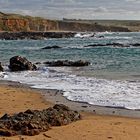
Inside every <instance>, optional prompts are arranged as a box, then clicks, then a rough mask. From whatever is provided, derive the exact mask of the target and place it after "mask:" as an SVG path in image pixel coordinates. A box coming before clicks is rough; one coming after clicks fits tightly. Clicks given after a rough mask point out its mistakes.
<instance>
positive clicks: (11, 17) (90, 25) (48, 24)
mask: <svg viewBox="0 0 140 140" xmlns="http://www.w3.org/2000/svg"><path fill="white" fill-rule="evenodd" d="M0 31H12V32H13V31H43V32H46V31H101V32H102V31H122V32H128V31H130V30H129V29H128V28H127V27H124V26H121V25H119V26H118V25H115V24H104V23H100V22H85V21H76V20H72V21H69V20H49V19H44V18H41V17H31V16H23V15H19V14H6V13H2V12H0Z"/></svg>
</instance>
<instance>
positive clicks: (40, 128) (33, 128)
mask: <svg viewBox="0 0 140 140" xmlns="http://www.w3.org/2000/svg"><path fill="white" fill-rule="evenodd" d="M80 119H81V115H80V114H79V113H78V112H77V111H73V110H70V109H69V108H68V107H67V106H65V105H63V104H56V105H54V106H53V107H50V108H48V109H44V110H41V111H38V110H30V109H28V110H27V111H25V112H20V113H18V114H14V115H12V116H10V115H8V114H5V115H4V116H3V117H1V118H0V135H1V136H14V135H18V134H22V135H29V136H34V135H38V134H39V133H40V132H45V131H47V130H49V129H50V127H51V126H61V125H66V124H69V123H71V122H73V121H77V120H80Z"/></svg>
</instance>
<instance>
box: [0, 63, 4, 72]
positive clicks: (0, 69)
mask: <svg viewBox="0 0 140 140" xmlns="http://www.w3.org/2000/svg"><path fill="white" fill-rule="evenodd" d="M3 70H4V69H3V67H2V65H1V62H0V71H3Z"/></svg>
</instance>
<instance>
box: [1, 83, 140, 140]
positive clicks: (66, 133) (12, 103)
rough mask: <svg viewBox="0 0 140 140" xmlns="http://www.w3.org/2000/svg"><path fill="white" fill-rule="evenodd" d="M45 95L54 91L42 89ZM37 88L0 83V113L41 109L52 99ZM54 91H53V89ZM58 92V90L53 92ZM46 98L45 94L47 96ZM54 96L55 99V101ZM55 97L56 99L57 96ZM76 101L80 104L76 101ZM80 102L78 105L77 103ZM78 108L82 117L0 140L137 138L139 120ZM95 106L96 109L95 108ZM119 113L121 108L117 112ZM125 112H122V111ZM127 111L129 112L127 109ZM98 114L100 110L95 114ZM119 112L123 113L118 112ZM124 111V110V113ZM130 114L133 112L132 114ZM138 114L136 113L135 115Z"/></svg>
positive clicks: (47, 105)
mask: <svg viewBox="0 0 140 140" xmlns="http://www.w3.org/2000/svg"><path fill="white" fill-rule="evenodd" d="M46 92H48V95H49V94H51V93H53V92H54V91H46ZM41 94H42V92H39V91H38V90H34V89H30V88H25V87H22V86H20V85H18V84H17V86H16V85H15V84H1V85H0V97H1V98H0V116H2V115H4V114H5V113H9V114H13V113H17V112H21V111H25V110H27V109H39V110H40V109H44V108H48V107H50V106H52V105H53V104H54V103H55V102H53V101H52V102H51V101H46V100H45V99H46V98H47V95H46V96H42V95H41ZM55 94H56V92H55ZM57 94H58V93H57ZM48 97H49V96H48ZM49 98H50V97H49ZM57 99H58V97H57V98H55V100H56V102H58V101H57ZM58 100H59V99H58ZM79 104H80V103H79ZM80 105H81V104H80ZM82 108H83V111H80V113H81V115H82V120H80V121H77V122H74V123H71V124H69V125H66V126H61V127H52V129H51V130H49V131H47V132H44V133H41V134H39V135H36V136H15V137H1V138H0V140H21V139H22V140H24V139H25V140H47V139H50V140H71V139H73V140H77V139H78V140H106V139H113V140H118V139H119V140H124V139H127V140H138V139H139V137H140V120H139V119H138V118H130V117H129V118H128V117H119V116H109V115H98V113H96V112H93V113H90V112H91V111H84V109H86V108H87V107H85V106H82ZM96 109H97V108H96ZM121 112H123V111H121ZM124 112H125V111H124ZM130 112H131V111H130ZM99 114H100V113H99ZM122 114H123V113H122ZM124 114H125V113H124ZM132 116H133V115H132ZM137 117H138V116H137Z"/></svg>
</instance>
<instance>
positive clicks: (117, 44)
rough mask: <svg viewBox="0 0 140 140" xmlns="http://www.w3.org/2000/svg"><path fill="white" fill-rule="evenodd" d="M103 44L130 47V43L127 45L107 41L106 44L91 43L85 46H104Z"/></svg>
mask: <svg viewBox="0 0 140 140" xmlns="http://www.w3.org/2000/svg"><path fill="white" fill-rule="evenodd" d="M102 46H113V47H130V45H125V44H121V43H106V44H90V45H87V46H84V47H102Z"/></svg>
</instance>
